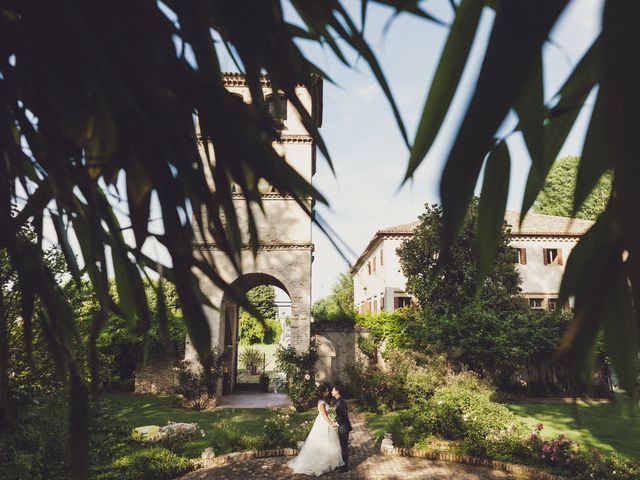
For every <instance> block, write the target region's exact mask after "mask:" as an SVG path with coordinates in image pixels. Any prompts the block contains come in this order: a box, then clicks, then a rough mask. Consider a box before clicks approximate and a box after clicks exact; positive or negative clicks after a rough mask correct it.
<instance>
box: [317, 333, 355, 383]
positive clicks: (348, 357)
mask: <svg viewBox="0 0 640 480" xmlns="http://www.w3.org/2000/svg"><path fill="white" fill-rule="evenodd" d="M311 330H312V336H313V337H314V339H315V342H316V345H317V346H318V362H317V363H316V379H317V380H318V381H321V382H329V383H333V382H341V383H348V382H349V375H348V373H347V370H348V368H349V367H350V366H352V365H353V364H354V362H355V361H356V359H363V358H364V357H363V355H362V353H361V352H360V350H359V349H358V336H360V335H366V334H367V332H366V330H364V329H363V328H361V327H357V326H356V327H354V326H352V325H341V324H333V323H312V324H311Z"/></svg>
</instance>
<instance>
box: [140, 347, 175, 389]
mask: <svg viewBox="0 0 640 480" xmlns="http://www.w3.org/2000/svg"><path fill="white" fill-rule="evenodd" d="M174 366H175V360H174V356H173V355H171V354H167V355H161V356H158V357H155V358H150V359H148V360H147V362H146V363H141V364H139V365H138V368H137V369H136V373H135V384H134V391H135V392H136V393H173V392H174V390H175V386H176V385H177V381H176V373H175V372H174V371H173V367H174Z"/></svg>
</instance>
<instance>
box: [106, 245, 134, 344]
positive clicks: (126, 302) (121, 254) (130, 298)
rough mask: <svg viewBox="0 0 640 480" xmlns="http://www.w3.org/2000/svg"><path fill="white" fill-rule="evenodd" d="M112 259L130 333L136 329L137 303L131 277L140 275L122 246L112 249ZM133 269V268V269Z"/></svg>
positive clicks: (121, 303) (120, 300) (120, 303)
mask: <svg viewBox="0 0 640 480" xmlns="http://www.w3.org/2000/svg"><path fill="white" fill-rule="evenodd" d="M111 258H112V259H113V271H114V274H115V277H116V287H117V290H118V303H119V305H120V308H121V309H122V311H123V313H124V317H125V320H126V321H127V327H128V328H129V330H130V331H132V332H133V331H134V330H135V328H136V323H137V322H136V301H135V292H134V288H133V284H132V282H133V278H131V275H132V274H133V275H139V274H138V273H137V272H136V271H135V267H133V265H132V264H131V262H130V261H129V258H128V256H127V252H126V250H125V249H123V246H122V245H114V246H112V247H111ZM131 267H133V268H131Z"/></svg>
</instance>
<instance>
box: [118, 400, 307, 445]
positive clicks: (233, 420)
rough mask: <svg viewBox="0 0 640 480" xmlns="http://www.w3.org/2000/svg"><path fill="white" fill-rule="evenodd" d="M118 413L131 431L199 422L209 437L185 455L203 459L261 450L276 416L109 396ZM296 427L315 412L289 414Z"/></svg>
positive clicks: (251, 410) (257, 411)
mask: <svg viewBox="0 0 640 480" xmlns="http://www.w3.org/2000/svg"><path fill="white" fill-rule="evenodd" d="M106 398H107V399H108V400H109V401H110V404H111V406H112V408H113V410H114V413H115V414H116V415H117V416H119V417H121V418H122V419H123V420H124V422H125V423H126V425H127V426H128V427H130V428H132V429H133V428H135V427H141V426H144V425H159V426H163V425H166V424H167V422H168V421H170V420H171V421H173V422H196V423H197V424H198V426H199V427H200V428H201V429H203V430H204V432H205V437H203V438H198V439H197V440H195V441H193V442H190V443H188V444H187V445H186V447H185V449H184V451H183V452H182V454H183V455H185V456H187V457H199V456H200V454H201V453H202V450H203V449H204V448H206V447H213V449H214V451H215V453H216V455H217V454H221V453H227V452H233V451H239V450H249V449H252V448H257V447H258V446H259V441H260V436H261V434H262V433H263V428H264V420H265V419H266V418H268V417H270V416H273V415H276V412H273V411H272V410H269V409H220V410H212V411H196V410H191V409H186V408H182V407H180V400H179V399H178V397H175V396H172V395H137V394H111V395H106ZM287 413H288V414H289V415H290V423H291V425H292V426H296V425H299V424H300V423H302V422H303V421H305V420H311V419H313V418H314V416H315V413H316V412H315V409H314V410H311V411H309V412H305V413H302V414H298V413H293V412H291V413H290V412H287Z"/></svg>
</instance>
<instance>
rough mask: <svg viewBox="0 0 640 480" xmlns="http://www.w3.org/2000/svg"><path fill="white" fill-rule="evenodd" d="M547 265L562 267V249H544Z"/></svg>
mask: <svg viewBox="0 0 640 480" xmlns="http://www.w3.org/2000/svg"><path fill="white" fill-rule="evenodd" d="M542 254H543V255H544V264H545V265H550V264H551V265H562V249H560V248H543V249H542Z"/></svg>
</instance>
